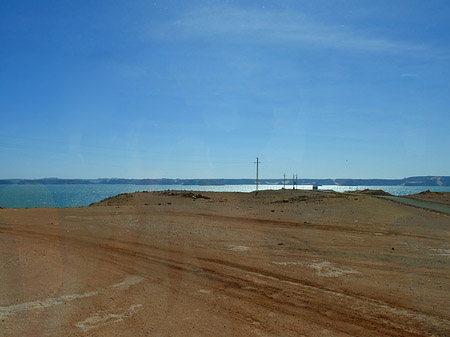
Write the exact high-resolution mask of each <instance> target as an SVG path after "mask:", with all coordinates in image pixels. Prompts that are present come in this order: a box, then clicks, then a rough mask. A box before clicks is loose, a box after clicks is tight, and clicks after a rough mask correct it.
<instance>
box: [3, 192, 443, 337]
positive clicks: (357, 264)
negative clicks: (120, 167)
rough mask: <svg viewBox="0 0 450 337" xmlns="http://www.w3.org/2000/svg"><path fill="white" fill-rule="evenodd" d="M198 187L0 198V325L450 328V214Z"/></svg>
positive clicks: (238, 332)
mask: <svg viewBox="0 0 450 337" xmlns="http://www.w3.org/2000/svg"><path fill="white" fill-rule="evenodd" d="M200 193H201V194H200ZM200 193H189V192H155V193H135V194H133V195H120V196H117V197H115V198H112V199H108V200H106V201H104V202H102V203H100V204H97V205H94V206H91V207H83V208H72V209H54V208H47V209H38V208H36V209H2V210H0V257H1V258H0V284H1V285H2V286H1V287H0V316H1V317H0V319H1V326H0V335H1V336H198V335H204V336H449V335H450V311H449V305H448V303H450V273H449V271H450V232H449V227H450V217H449V216H446V215H442V214H437V213H433V212H430V211H425V210H421V209H418V208H414V207H408V206H406V205H401V204H398V203H395V202H391V201H388V200H381V199H377V198H375V197H370V196H352V195H344V194H336V193H326V192H311V191H309V192H302V191H292V190H288V191H263V192H260V193H259V194H257V195H255V194H254V193H249V194H246V193H209V192H200ZM205 197H206V198H205Z"/></svg>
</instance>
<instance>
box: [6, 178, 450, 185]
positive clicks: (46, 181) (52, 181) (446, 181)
mask: <svg viewBox="0 0 450 337" xmlns="http://www.w3.org/2000/svg"><path fill="white" fill-rule="evenodd" d="M259 183H260V184H261V185H283V179H260V180H259ZM0 184H16V185H31V184H34V185H36V184H41V185H64V184H128V185H202V186H204V185H252V184H255V179H165V178H162V179H122V178H99V179H58V178H43V179H0ZM297 184H298V185H338V186H339V185H341V186H450V176H438V177H436V176H424V177H409V178H403V179H298V181H297ZM286 185H292V179H286Z"/></svg>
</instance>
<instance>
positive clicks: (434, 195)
mask: <svg viewBox="0 0 450 337" xmlns="http://www.w3.org/2000/svg"><path fill="white" fill-rule="evenodd" d="M405 197H408V198H411V199H418V200H424V201H431V202H435V203H438V204H443V205H447V206H450V192H430V191H425V192H421V193H417V194H411V195H406V196H405Z"/></svg>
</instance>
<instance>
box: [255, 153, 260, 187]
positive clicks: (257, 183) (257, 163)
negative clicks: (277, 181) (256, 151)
mask: <svg viewBox="0 0 450 337" xmlns="http://www.w3.org/2000/svg"><path fill="white" fill-rule="evenodd" d="M259 163H260V161H259V158H258V157H256V162H255V164H256V192H258V185H259V181H258V170H259Z"/></svg>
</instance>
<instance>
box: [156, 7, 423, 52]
mask: <svg viewBox="0 0 450 337" xmlns="http://www.w3.org/2000/svg"><path fill="white" fill-rule="evenodd" d="M153 34H154V35H153V36H154V37H159V38H166V39H174V38H185V39H212V40H214V41H221V42H230V43H231V42H232V43H245V44H250V45H252V44H253V45H254V44H276V45H284V46H291V47H302V48H305V47H323V48H332V49H347V50H360V51H372V52H385V53H411V54H425V53H427V52H428V53H429V50H428V51H427V48H426V47H425V46H421V45H413V44H407V43H403V42H400V41H394V40H391V39H387V38H380V37H370V36H367V35H364V34H363V33H362V32H361V31H358V30H357V29H356V28H348V27H345V26H333V25H328V24H324V23H321V22H317V21H315V20H313V19H312V18H310V17H308V16H307V15H305V14H303V13H299V12H286V11H266V10H264V9H262V8H260V9H243V8H239V7H229V6H220V7H208V8H200V9H196V10H192V11H190V12H186V13H184V14H182V15H181V16H180V17H179V18H178V19H177V20H175V21H173V22H171V23H170V24H166V25H164V26H163V27H160V29H158V30H157V31H153Z"/></svg>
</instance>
